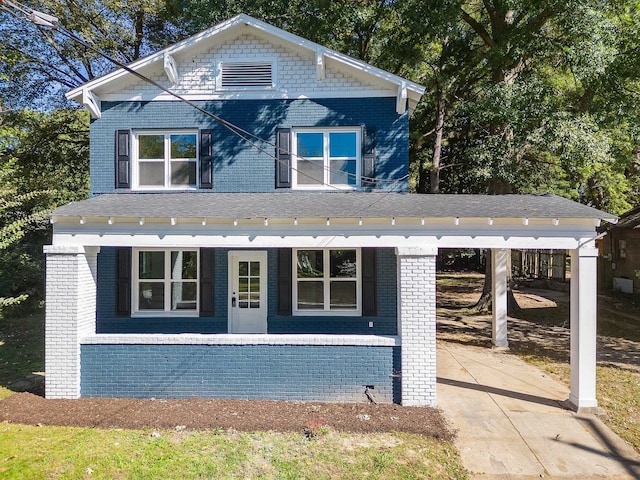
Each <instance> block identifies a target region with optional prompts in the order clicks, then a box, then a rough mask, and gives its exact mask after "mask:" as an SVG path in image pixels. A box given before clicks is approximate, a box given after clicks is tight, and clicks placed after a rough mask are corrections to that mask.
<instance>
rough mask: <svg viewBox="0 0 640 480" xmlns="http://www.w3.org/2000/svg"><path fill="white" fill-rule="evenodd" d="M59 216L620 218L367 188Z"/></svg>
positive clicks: (88, 209) (132, 204)
mask: <svg viewBox="0 0 640 480" xmlns="http://www.w3.org/2000/svg"><path fill="white" fill-rule="evenodd" d="M53 216H54V217H74V216H93V217H147V218H167V217H181V218H198V217H207V218H246V219H250V218H295V217H300V218H322V217H330V218H353V217H361V218H380V217H426V218H445V217H458V218H482V217H487V218H523V217H529V218H587V219H598V220H605V221H608V222H612V223H615V222H616V221H617V217H616V216H614V215H611V214H609V213H606V212H603V211H600V210H597V209H595V208H592V207H589V206H586V205H582V204H580V203H577V202H574V201H571V200H567V199H565V198H562V197H559V196H556V195H444V194H439V195H419V194H409V193H396V192H387V193H365V192H269V193H203V192H190V193H184V192H176V193H118V194H102V195H97V196H94V197H92V198H89V199H87V200H83V201H79V202H72V203H70V204H68V205H64V206H62V207H59V208H57V209H56V210H55V211H54V212H53Z"/></svg>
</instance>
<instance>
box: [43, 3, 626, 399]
mask: <svg viewBox="0 0 640 480" xmlns="http://www.w3.org/2000/svg"><path fill="white" fill-rule="evenodd" d="M145 78H148V79H150V80H151V81H148V80H145ZM423 93H424V88H423V87H422V86H420V85H417V84H415V83H413V82H410V81H408V80H406V79H403V78H400V77H398V76H396V75H393V74H391V73H388V72H385V71H382V70H380V69H377V68H375V67H373V66H371V65H368V64H366V63H364V62H361V61H359V60H355V59H353V58H350V57H348V56H345V55H343V54H340V53H338V52H335V51H333V50H330V49H327V48H325V47H322V46H320V45H318V44H315V43H313V42H310V41H307V40H305V39H303V38H300V37H298V36H295V35H292V34H290V33H288V32H285V31H283V30H280V29H278V28H275V27H273V26H271V25H268V24H266V23H264V22H261V21H258V20H256V19H254V18H251V17H249V16H246V15H240V16H237V17H234V18H232V19H230V20H228V21H226V22H224V23H222V24H220V25H217V26H215V27H213V28H211V29H209V30H206V31H204V32H202V33H200V34H198V35H195V36H193V37H191V38H188V39H186V40H184V41H182V42H180V43H177V44H175V45H172V46H170V47H168V48H166V49H164V50H162V51H160V52H158V53H156V54H154V55H151V56H149V57H147V58H144V59H142V60H139V61H137V62H135V63H133V64H131V65H129V66H128V68H126V69H122V68H121V69H118V70H115V71H114V72H112V73H110V74H108V75H105V76H104V77H101V78H98V79H96V80H93V81H91V82H89V83H87V84H85V85H82V86H81V87H78V88H76V89H74V90H73V91H71V92H69V93H68V95H67V96H68V98H70V99H73V100H76V101H78V102H80V103H82V104H83V105H84V106H85V107H86V108H88V109H89V110H90V112H91V115H92V121H91V198H89V199H88V200H85V201H82V202H76V203H72V204H69V205H66V206H63V207H60V208H58V209H57V210H56V211H55V212H54V214H53V216H52V222H53V226H54V235H53V242H52V245H51V246H46V247H45V253H46V255H47V310H46V316H47V319H46V396H47V397H48V398H61V397H67V398H75V397H78V396H131V397H155V398H161V397H185V396H203V397H207V396H208V397H229V398H270V399H287V400H326V401H366V396H365V390H366V389H368V390H369V392H370V393H371V394H373V395H374V396H375V398H376V399H377V400H378V401H386V402H391V401H395V402H401V403H403V404H406V405H435V402H436V397H435V390H436V373H435V342H436V314H435V261H436V254H437V250H438V248H439V247H445V246H446V247H483V248H491V249H492V251H493V257H494V271H495V274H494V277H495V280H494V283H495V286H494V295H495V298H496V301H494V304H495V305H496V307H495V309H494V342H495V343H496V345H505V344H506V341H507V337H506V322H507V317H506V301H505V297H504V292H505V291H506V288H504V287H505V286H506V273H505V272H506V270H505V265H506V252H507V250H506V249H508V248H566V249H569V250H571V252H572V257H575V259H574V263H575V265H576V267H575V268H576V271H575V278H576V281H575V285H574V286H575V298H576V299H577V300H576V305H577V306H576V308H574V309H573V310H572V315H574V317H575V324H576V327H575V330H576V335H578V334H580V332H583V333H581V335H582V336H584V337H586V340H583V344H581V345H584V346H583V347H581V348H583V352H584V351H587V353H588V354H590V353H591V349H592V350H593V352H592V353H593V355H594V357H593V365H591V363H590V360H589V358H588V357H587V360H585V361H584V362H583V363H582V364H581V367H580V368H578V366H577V365H576V367H575V369H574V371H575V375H576V377H577V378H578V377H579V379H586V380H584V381H582V380H581V382H582V383H581V385H582V386H581V387H579V386H576V387H575V389H574V390H572V394H573V397H574V398H573V401H574V403H575V405H576V406H582V407H590V406H594V403H593V402H595V390H594V391H593V392H592V391H591V390H590V388H591V387H590V384H588V382H589V381H590V380H589V379H590V378H591V376H593V378H595V331H594V332H593V335H592V336H593V338H591V337H590V335H591V330H590V328H591V324H593V325H595V303H593V302H591V300H592V298H593V299H595V295H592V294H593V291H594V289H595V277H594V279H593V282H591V280H590V279H589V271H588V270H589V269H590V268H591V266H592V265H595V257H593V256H591V253H592V250H594V249H593V248H592V240H590V239H591V238H592V237H593V235H594V229H595V227H594V221H599V220H600V219H609V220H611V219H613V218H614V217H612V216H610V215H608V214H606V213H603V212H599V211H597V210H594V209H592V208H589V207H585V206H582V205H579V204H576V203H574V202H570V201H568V200H564V199H561V198H558V197H554V196H493V197H483V196H455V195H454V196H452V195H441V196H427V195H411V194H408V192H407V190H408V163H409V162H408V138H409V119H410V116H411V113H412V111H413V110H414V108H415V107H416V104H417V103H418V102H419V101H420V98H421V95H422V94H423ZM178 96H179V98H178ZM578 268H579V269H580V270H579V271H578ZM583 272H585V273H583ZM503 290H504V291H503ZM591 296H592V297H591ZM578 318H580V322H578ZM578 323H580V325H583V327H582V330H579V329H578ZM591 340H593V342H592V343H593V345H592V344H591V343H590V342H591ZM576 352H578V347H576ZM576 355H577V353H576ZM585 385H586V386H585ZM593 388H594V389H595V383H594V386H593Z"/></svg>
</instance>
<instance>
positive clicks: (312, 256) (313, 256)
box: [298, 250, 324, 278]
mask: <svg viewBox="0 0 640 480" xmlns="http://www.w3.org/2000/svg"><path fill="white" fill-rule="evenodd" d="M322 254H323V252H322V250H298V278H317V277H322V275H323V270H324V269H323V265H322Z"/></svg>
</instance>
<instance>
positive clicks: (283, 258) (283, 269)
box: [278, 248, 293, 315]
mask: <svg viewBox="0 0 640 480" xmlns="http://www.w3.org/2000/svg"><path fill="white" fill-rule="evenodd" d="M292 253H293V252H292V250H291V249H290V248H280V249H278V315H291V302H292V300H293V299H292V295H291V281H292V278H291V277H292V275H293V273H292V271H291V269H292V264H291V261H292V258H291V255H292Z"/></svg>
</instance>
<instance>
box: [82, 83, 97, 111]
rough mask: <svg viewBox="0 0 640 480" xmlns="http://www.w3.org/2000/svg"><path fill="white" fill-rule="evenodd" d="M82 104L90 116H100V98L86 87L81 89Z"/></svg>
mask: <svg viewBox="0 0 640 480" xmlns="http://www.w3.org/2000/svg"><path fill="white" fill-rule="evenodd" d="M82 105H84V106H85V108H86V109H87V110H89V113H91V117H92V118H100V117H101V116H102V111H101V101H100V98H98V96H97V95H95V94H94V93H93V92H92V91H91V90H89V89H87V88H85V89H83V90H82Z"/></svg>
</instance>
